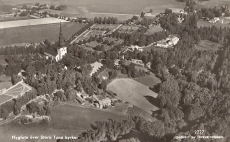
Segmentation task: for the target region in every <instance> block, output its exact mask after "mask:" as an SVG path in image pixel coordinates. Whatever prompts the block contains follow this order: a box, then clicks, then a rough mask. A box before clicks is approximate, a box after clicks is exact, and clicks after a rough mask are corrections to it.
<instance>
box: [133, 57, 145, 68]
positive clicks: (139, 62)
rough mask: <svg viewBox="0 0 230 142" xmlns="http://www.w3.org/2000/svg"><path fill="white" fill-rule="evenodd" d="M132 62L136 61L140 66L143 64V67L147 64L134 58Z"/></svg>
mask: <svg viewBox="0 0 230 142" xmlns="http://www.w3.org/2000/svg"><path fill="white" fill-rule="evenodd" d="M131 62H132V63H134V64H135V65H139V66H142V67H144V66H145V64H144V63H143V61H142V60H137V59H132V60H131Z"/></svg>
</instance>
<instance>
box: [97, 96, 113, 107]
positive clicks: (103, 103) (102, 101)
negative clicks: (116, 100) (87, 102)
mask: <svg viewBox="0 0 230 142" xmlns="http://www.w3.org/2000/svg"><path fill="white" fill-rule="evenodd" d="M94 98H95V100H96V101H95V103H94V105H95V106H96V107H97V108H101V109H102V108H106V107H108V106H111V104H112V100H111V99H110V98H108V97H107V98H104V99H99V98H98V97H97V96H95V95H94Z"/></svg>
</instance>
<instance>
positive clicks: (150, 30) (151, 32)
mask: <svg viewBox="0 0 230 142" xmlns="http://www.w3.org/2000/svg"><path fill="white" fill-rule="evenodd" d="M162 30H163V29H162V28H161V27H160V26H153V27H151V28H150V29H149V30H148V31H147V32H146V33H145V34H146V35H152V34H154V33H156V32H160V31H162Z"/></svg>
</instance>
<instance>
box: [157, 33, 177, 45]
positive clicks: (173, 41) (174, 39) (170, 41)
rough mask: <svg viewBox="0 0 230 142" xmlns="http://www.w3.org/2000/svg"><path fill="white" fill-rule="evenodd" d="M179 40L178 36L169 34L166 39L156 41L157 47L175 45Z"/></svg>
mask: <svg viewBox="0 0 230 142" xmlns="http://www.w3.org/2000/svg"><path fill="white" fill-rule="evenodd" d="M178 41H179V38H178V37H176V36H173V35H169V36H168V37H167V38H166V39H163V40H160V41H158V42H157V45H156V46H158V47H163V48H168V47H172V46H175V45H176V44H177V43H178Z"/></svg>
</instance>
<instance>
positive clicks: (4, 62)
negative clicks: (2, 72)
mask: <svg viewBox="0 0 230 142" xmlns="http://www.w3.org/2000/svg"><path fill="white" fill-rule="evenodd" d="M0 65H3V66H5V65H7V62H6V60H5V57H4V56H0Z"/></svg>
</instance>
